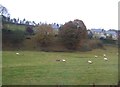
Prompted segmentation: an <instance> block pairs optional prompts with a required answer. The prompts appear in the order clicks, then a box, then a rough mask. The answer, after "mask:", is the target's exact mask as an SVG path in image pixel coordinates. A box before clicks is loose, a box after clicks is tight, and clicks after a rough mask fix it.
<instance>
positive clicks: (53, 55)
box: [2, 46, 118, 85]
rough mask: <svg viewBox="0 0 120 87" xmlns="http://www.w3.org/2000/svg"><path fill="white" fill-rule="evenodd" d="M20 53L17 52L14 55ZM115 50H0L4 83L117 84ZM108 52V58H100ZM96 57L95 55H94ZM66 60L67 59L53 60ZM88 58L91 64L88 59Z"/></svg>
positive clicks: (116, 57) (108, 48) (110, 48)
mask: <svg viewBox="0 0 120 87" xmlns="http://www.w3.org/2000/svg"><path fill="white" fill-rule="evenodd" d="M16 52H19V53H20V55H16ZM117 52H118V49H117V47H110V46H106V50H103V49H94V50H92V51H88V52H79V51H77V52H43V51H3V53H2V67H3V68H2V70H3V73H2V74H3V75H2V79H3V80H2V81H3V82H2V83H3V85H92V84H93V83H94V84H96V85H116V84H117V82H118V55H117ZM104 53H105V54H106V55H107V58H108V61H105V60H104V59H103V54H104ZM95 55H97V56H98V57H97V58H95V57H94V56H95ZM57 59H60V60H61V59H65V60H66V62H62V61H56V60H57ZM88 60H91V61H92V64H89V63H88V62H87V61H88Z"/></svg>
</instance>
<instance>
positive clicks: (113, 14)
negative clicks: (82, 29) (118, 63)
mask: <svg viewBox="0 0 120 87" xmlns="http://www.w3.org/2000/svg"><path fill="white" fill-rule="evenodd" d="M118 1H119V0H0V4H2V5H3V6H5V7H6V8H7V9H8V11H9V13H10V14H11V17H12V18H18V17H19V18H20V19H23V18H25V19H27V20H29V21H33V20H34V21H35V22H37V23H38V22H47V23H54V22H56V23H60V24H61V23H63V24H64V23H65V22H68V21H70V20H72V21H73V20H74V19H80V20H83V22H84V23H85V25H86V27H87V28H89V29H91V28H104V29H118Z"/></svg>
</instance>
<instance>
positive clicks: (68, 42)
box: [59, 19, 87, 50]
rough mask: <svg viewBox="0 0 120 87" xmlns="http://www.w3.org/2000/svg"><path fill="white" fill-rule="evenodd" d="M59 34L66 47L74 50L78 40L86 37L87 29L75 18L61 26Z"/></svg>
mask: <svg viewBox="0 0 120 87" xmlns="http://www.w3.org/2000/svg"><path fill="white" fill-rule="evenodd" d="M59 36H60V38H61V41H62V42H63V44H64V45H65V46H66V47H67V48H68V49H70V50H75V49H76V48H77V46H78V44H79V43H80V41H81V40H82V39H86V38H87V29H86V26H85V24H84V22H83V21H82V20H78V19H76V20H74V21H69V22H67V23H65V24H64V25H63V26H61V28H60V31H59Z"/></svg>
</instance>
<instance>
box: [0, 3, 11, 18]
mask: <svg viewBox="0 0 120 87" xmlns="http://www.w3.org/2000/svg"><path fill="white" fill-rule="evenodd" d="M0 15H3V16H5V17H8V16H9V15H10V14H9V13H8V10H7V8H6V7H4V6H2V5H1V4H0Z"/></svg>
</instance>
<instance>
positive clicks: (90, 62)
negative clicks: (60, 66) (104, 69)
mask: <svg viewBox="0 0 120 87" xmlns="http://www.w3.org/2000/svg"><path fill="white" fill-rule="evenodd" d="M16 55H20V53H16ZM117 55H118V53H117ZM97 57H98V56H97V55H95V58H97ZM103 59H104V60H105V61H107V60H108V58H107V56H106V54H103ZM56 61H62V62H66V60H65V59H56ZM87 62H88V63H89V64H92V63H93V62H92V61H91V60H88V61H87Z"/></svg>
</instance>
